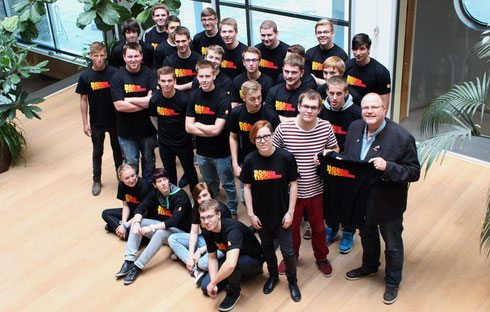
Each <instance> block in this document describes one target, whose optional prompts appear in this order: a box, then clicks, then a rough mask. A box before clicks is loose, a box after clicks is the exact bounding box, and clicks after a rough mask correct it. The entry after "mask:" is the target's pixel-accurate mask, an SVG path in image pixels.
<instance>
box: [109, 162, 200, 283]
mask: <svg viewBox="0 0 490 312" xmlns="http://www.w3.org/2000/svg"><path fill="white" fill-rule="evenodd" d="M151 177H152V181H153V186H154V187H155V188H154V189H153V190H152V191H151V192H150V193H149V194H148V195H147V196H146V198H145V199H144V200H143V202H142V203H141V204H139V205H138V207H137V208H136V211H135V215H134V218H133V224H132V225H131V232H130V233H129V237H128V242H127V244H126V250H125V252H124V263H123V265H122V267H121V269H120V270H119V272H117V273H116V277H123V276H124V284H126V285H128V284H132V283H133V282H134V281H135V280H136V278H137V277H138V275H139V274H140V273H141V271H142V270H143V268H144V267H145V266H146V264H147V263H148V262H149V261H150V259H151V258H152V257H153V256H154V255H155V254H156V253H157V252H158V250H160V247H161V246H162V244H168V237H169V236H170V235H172V234H173V233H181V232H189V230H190V227H191V214H192V207H191V202H190V200H189V197H188V196H187V193H186V192H185V191H184V190H182V189H180V188H178V187H176V186H175V185H173V184H171V183H170V182H169V180H168V176H167V173H166V172H165V170H164V169H163V168H158V169H155V170H154V171H153V172H152V175H151ZM143 215H144V216H145V218H143ZM143 236H146V237H148V238H150V242H149V243H148V245H147V246H146V247H145V249H144V250H143V252H142V253H141V254H140V255H139V256H137V253H138V249H139V247H140V244H141V239H142V238H143Z"/></svg>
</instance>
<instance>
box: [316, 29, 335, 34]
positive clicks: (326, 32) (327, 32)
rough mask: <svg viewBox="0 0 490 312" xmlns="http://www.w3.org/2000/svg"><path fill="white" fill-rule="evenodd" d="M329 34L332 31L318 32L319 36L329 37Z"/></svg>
mask: <svg viewBox="0 0 490 312" xmlns="http://www.w3.org/2000/svg"><path fill="white" fill-rule="evenodd" d="M329 33H331V31H330V30H324V31H317V32H316V34H317V35H328V34H329Z"/></svg>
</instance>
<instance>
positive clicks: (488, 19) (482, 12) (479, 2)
mask: <svg viewBox="0 0 490 312" xmlns="http://www.w3.org/2000/svg"><path fill="white" fill-rule="evenodd" d="M462 5H463V8H464V10H465V12H466V14H468V16H469V17H470V18H471V19H472V20H473V21H475V22H476V23H478V24H480V25H483V26H487V25H488V24H490V1H483V0H465V1H462Z"/></svg>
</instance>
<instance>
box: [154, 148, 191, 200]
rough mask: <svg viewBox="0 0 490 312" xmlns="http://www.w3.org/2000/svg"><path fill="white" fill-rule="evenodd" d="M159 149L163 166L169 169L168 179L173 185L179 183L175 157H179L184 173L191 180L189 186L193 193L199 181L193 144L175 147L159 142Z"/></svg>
mask: <svg viewBox="0 0 490 312" xmlns="http://www.w3.org/2000/svg"><path fill="white" fill-rule="evenodd" d="M158 150H159V152H160V158H161V159H162V163H163V166H164V167H165V170H166V171H167V174H168V179H169V181H170V183H172V184H173V185H177V165H176V163H175V157H179V160H180V164H181V165H182V169H184V173H185V175H186V176H187V180H188V181H189V188H190V191H191V194H192V191H193V190H194V186H196V184H197V182H198V180H197V172H196V168H195V167H194V152H193V150H192V145H189V146H184V147H173V146H168V145H163V144H161V143H159V144H158Z"/></svg>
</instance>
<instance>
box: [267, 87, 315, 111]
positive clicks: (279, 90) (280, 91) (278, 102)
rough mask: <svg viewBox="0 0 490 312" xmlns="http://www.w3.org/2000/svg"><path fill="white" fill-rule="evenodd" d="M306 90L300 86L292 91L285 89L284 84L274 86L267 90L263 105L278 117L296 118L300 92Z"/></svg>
mask: <svg viewBox="0 0 490 312" xmlns="http://www.w3.org/2000/svg"><path fill="white" fill-rule="evenodd" d="M306 89H308V87H307V86H305V85H304V84H301V85H300V86H299V87H298V88H296V89H294V90H288V89H286V83H285V82H283V83H281V84H280V85H277V86H274V87H272V88H271V89H270V90H269V94H268V95H267V99H266V101H265V105H268V106H270V107H271V108H272V109H274V110H275V111H276V112H277V113H278V114H279V115H281V116H284V117H296V115H298V99H299V96H300V94H301V92H303V91H305V90H306Z"/></svg>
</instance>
